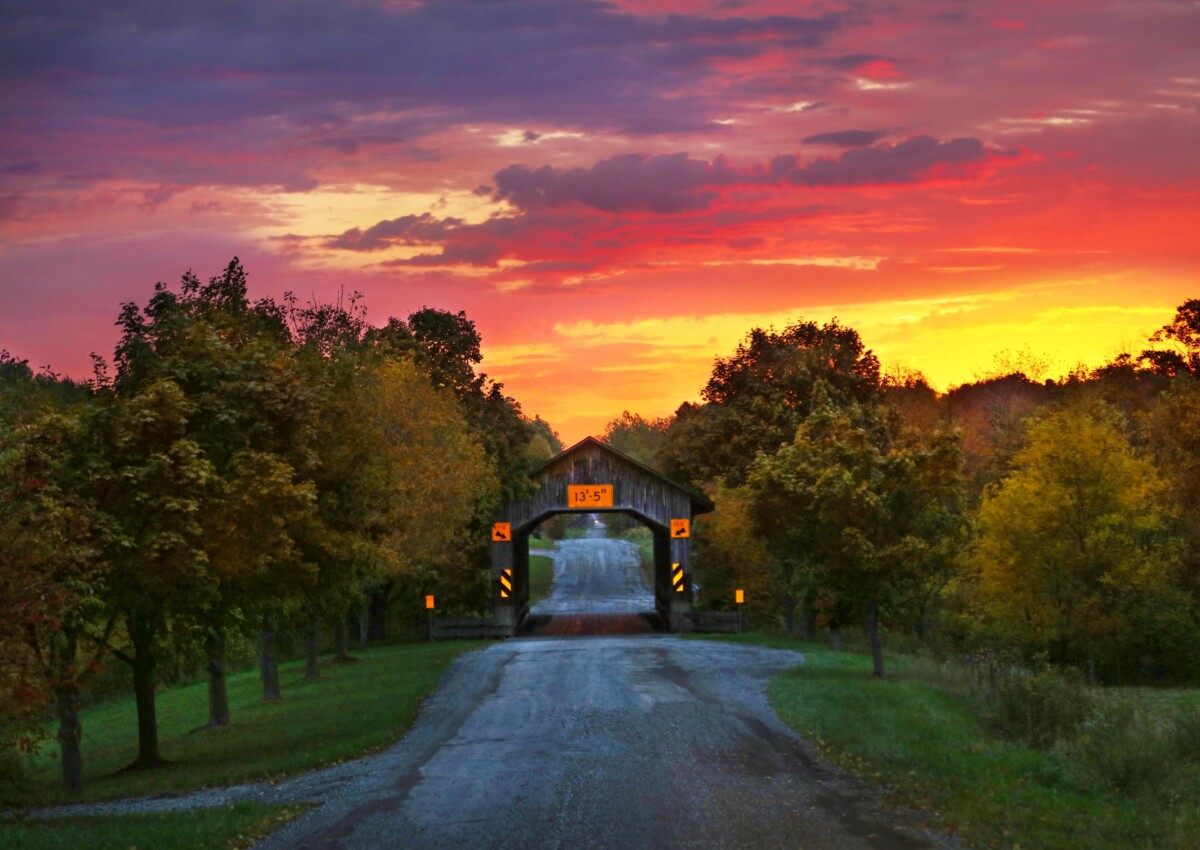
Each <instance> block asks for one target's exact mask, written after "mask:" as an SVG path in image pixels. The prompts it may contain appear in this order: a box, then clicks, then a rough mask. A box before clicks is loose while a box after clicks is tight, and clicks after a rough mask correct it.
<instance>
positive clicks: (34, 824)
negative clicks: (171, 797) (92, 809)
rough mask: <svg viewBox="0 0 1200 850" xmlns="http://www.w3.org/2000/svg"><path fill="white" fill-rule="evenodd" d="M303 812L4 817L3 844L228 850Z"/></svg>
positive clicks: (0, 822) (54, 848) (46, 849)
mask: <svg viewBox="0 0 1200 850" xmlns="http://www.w3.org/2000/svg"><path fill="white" fill-rule="evenodd" d="M301 811H303V809H302V808H299V807H296V806H263V805H258V804H255V803H238V804H236V805H233V806H230V807H227V808H224V809H203V810H198V811H192V812H172V813H170V814H154V815H109V816H104V817H78V818H53V819H49V818H48V819H45V820H8V819H3V818H0V847H5V848H7V849H8V850H129V848H138V847H147V848H170V850H229V848H248V847H252V846H253V845H254V842H255V841H256V840H258V839H259V838H262V837H263V836H265V835H267V834H268V833H270V832H272V831H274V830H276V829H278V828H279V827H281V826H283V824H285V823H286V822H287V821H289V820H290V819H291V818H293V817H295V816H296V815H297V814H299V813H300V812H301Z"/></svg>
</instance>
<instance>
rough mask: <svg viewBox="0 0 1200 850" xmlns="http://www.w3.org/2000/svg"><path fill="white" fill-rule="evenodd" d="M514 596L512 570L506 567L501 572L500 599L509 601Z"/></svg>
mask: <svg viewBox="0 0 1200 850" xmlns="http://www.w3.org/2000/svg"><path fill="white" fill-rule="evenodd" d="M510 596H512V570H511V569H509V568H508V567H505V568H504V569H502V570H501V571H500V598H501V599H508V597H510Z"/></svg>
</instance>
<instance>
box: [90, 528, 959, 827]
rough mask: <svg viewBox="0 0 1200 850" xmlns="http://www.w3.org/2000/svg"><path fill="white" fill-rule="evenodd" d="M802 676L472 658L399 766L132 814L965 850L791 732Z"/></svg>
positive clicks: (637, 654) (432, 704) (637, 644)
mask: <svg viewBox="0 0 1200 850" xmlns="http://www.w3.org/2000/svg"><path fill="white" fill-rule="evenodd" d="M565 549H566V551H577V553H578V555H579V559H578V563H577V562H576V560H575V556H574V555H569V556H568V558H569V559H571V560H570V562H569V563H567V564H563V565H562V569H563V570H564V571H565V572H566V573H569V572H570V570H572V569H574V568H575V566H577V565H579V564H582V563H600V562H602V561H603V560H604V559H605V558H606V557H608V554H605V553H609V554H611V551H612V547H611V544H610V541H599V540H598V541H595V542H592V541H580V542H578V543H576V544H573V545H572V546H569V547H565ZM802 660H803V659H802V657H801V656H799V655H798V654H796V653H793V652H784V651H779V650H769V649H762V648H758V647H751V646H740V645H735V644H727V643H721V642H717V641H696V640H683V639H681V638H678V637H674V636H670V635H648V636H640V635H639V636H624V637H611V636H607V637H581V638H524V639H522V638H516V639H512V640H508V641H504V642H503V643H498V644H493V645H492V646H489V647H488V648H486V649H483V650H481V651H478V652H472V653H467V654H466V655H463V656H461V657H460V658H459V659H458V660H457V661H456V662H455V663H454V665H453V666H452V667H451V669H450V671H449V672H448V673H447V676H446V678H445V679H444V680H443V682H442V684H441V685H440V686H439V687H438V689H437V690H436V691H435V693H434V694H433V695H432V696H431V697H430V699H429V700H428V701H427V702H426V704H425V706H424V707H423V710H422V712H421V715H420V717H419V718H418V720H417V722H416V724H414V726H413V728H412V729H411V730H410V732H409V734H408V735H406V736H405V738H404V739H403V740H402V741H400V742H399V743H397V744H396V745H395V746H394V747H392V748H390V749H389V750H387V751H385V752H382V753H379V754H377V755H374V756H370V757H367V758H364V759H359V760H356V761H354V762H347V763H344V764H340V765H336V766H334V767H331V768H327V769H324V770H318V771H313V772H311V773H308V774H305V775H303V776H299V777H296V778H293V779H290V780H286V781H283V782H280V783H279V784H277V785H274V786H267V785H251V786H241V787H238V788H232V789H215V790H212V791H207V792H201V793H200V794H197V795H192V796H189V797H186V798H180V799H174V800H151V801H145V802H143V803H139V804H133V805H134V807H135V808H137V809H138V810H142V811H149V810H164V809H182V808H193V807H196V806H201V805H208V806H211V805H222V804H225V803H228V802H230V801H232V800H235V799H257V800H261V801H264V802H300V801H305V802H310V803H314V804H316V806H315V808H313V809H312V810H311V811H309V812H308V813H306V814H304V815H302V816H301V817H299V818H298V819H296V820H295V821H293V822H291V823H290V824H288V825H287V826H285V827H284V828H283V829H282V830H281V831H279V832H277V833H275V834H274V835H272V836H270V837H269V838H267V839H266V840H265V841H264V842H263V843H262V844H261V847H262V848H264V850H284V848H288V850H291V848H322V850H332V849H333V848H338V850H368V848H371V850H374V848H409V850H434V849H435V848H436V849H437V850H441V848H455V850H457V848H463V849H464V850H475V849H476V848H478V849H479V850H493V849H494V850H509V849H510V848H511V850H517V849H518V848H520V850H528V848H562V850H567V849H568V848H571V850H574V848H614V850H643V849H644V850H651V848H653V850H671V849H672V848H681V849H682V848H689V850H693V849H694V848H722V850H725V848H728V849H729V850H737V849H738V848H772V850H776V848H779V849H780V850H783V848H805V850H823V849H824V848H830V849H831V848H838V850H862V849H863V848H876V850H912V848H924V847H951V846H954V845H953V844H950V843H946V841H945V840H944V839H940V838H937V837H934V836H931V835H929V834H927V833H926V832H925V831H923V830H922V829H921V828H920V827H919V826H918V825H917V820H916V817H917V816H915V815H914V816H901V815H897V814H895V813H889V812H886V811H885V810H884V809H883V807H882V806H881V805H880V803H879V800H878V799H877V796H876V792H875V791H873V790H872V789H870V788H867V787H865V786H863V785H861V784H859V783H858V782H857V781H855V780H852V779H849V778H847V777H845V776H844V775H842V774H840V773H839V772H837V771H835V770H833V769H831V768H829V767H826V766H823V765H822V764H820V763H819V762H817V761H815V760H814V755H815V751H814V749H813V748H812V747H811V746H810V745H809V744H807V743H805V742H804V741H803V740H801V739H800V738H798V737H797V736H796V735H794V734H793V733H792V732H791V731H790V730H788V729H787V728H786V727H785V726H783V724H782V723H780V721H779V720H778V719H777V718H776V716H775V714H774V712H773V711H772V710H771V708H770V707H769V705H768V703H767V699H766V686H767V683H768V682H769V680H770V678H771V677H772V676H773V675H775V674H776V673H778V672H780V671H782V670H785V669H787V668H789V667H791V666H793V665H795V664H798V663H801V662H802ZM129 806H130V804H128V803H127V804H121V806H120V809H123V810H126V811H127V810H129ZM90 808H91V809H92V810H93V811H96V810H100V811H104V810H120V809H118V808H116V807H111V806H100V807H90Z"/></svg>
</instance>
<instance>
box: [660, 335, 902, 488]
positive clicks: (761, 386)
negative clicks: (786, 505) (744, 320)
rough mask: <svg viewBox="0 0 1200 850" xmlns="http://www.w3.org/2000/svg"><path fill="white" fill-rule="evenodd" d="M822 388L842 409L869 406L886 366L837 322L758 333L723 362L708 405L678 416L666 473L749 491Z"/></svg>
mask: <svg viewBox="0 0 1200 850" xmlns="http://www.w3.org/2000/svg"><path fill="white" fill-rule="evenodd" d="M818 381H819V382H821V383H822V384H823V385H824V387H825V393H826V395H827V397H828V398H829V399H830V400H831V401H832V402H834V403H836V404H841V403H851V402H860V403H862V402H867V401H869V400H871V399H873V398H875V397H876V395H877V394H878V392H879V384H880V375H879V360H878V358H877V357H876V356H875V355H874V354H873V353H871V352H870V351H869V350H867V349H866V347H865V346H864V345H863V342H862V339H861V338H860V337H859V335H858V332H857V331H855V330H854V329H853V328H849V327H845V326H844V325H841V324H839V323H838V321H837V320H836V319H834V320H832V321H830V322H827V323H826V324H824V325H817V324H816V323H815V322H803V321H802V322H796V323H794V324H791V325H788V326H787V327H786V328H784V329H783V330H782V331H779V332H776V331H774V330H763V329H762V328H754V329H753V330H751V331H750V333H749V334H748V335H747V337H746V339H745V341H743V342H742V343H740V344H739V345H738V348H737V351H735V352H734V354H733V356H731V357H729V358H718V359H717V360H716V362H715V364H714V365H713V371H712V377H711V378H710V379H709V381H708V383H707V385H705V387H704V389H703V390H702V391H701V397H702V398H703V400H704V404H702V405H684V406H683V407H681V408H680V409H679V411H678V412H677V413H676V416H675V420H674V422H673V423H672V426H671V428H670V431H669V433H668V440H667V446H666V448H665V450H664V466H665V468H668V469H670V470H671V471H672V472H673V473H675V474H678V475H683V476H684V477H686V478H689V479H691V480H692V481H711V480H715V479H717V478H721V479H723V480H724V481H725V483H726V484H729V485H732V486H736V485H738V484H740V483H742V482H743V481H744V480H745V477H746V473H747V470H748V467H749V464H750V462H751V461H752V460H753V459H754V456H755V454H756V453H757V452H760V451H761V452H768V453H770V452H774V451H776V450H777V449H778V448H779V447H780V446H781V445H783V444H784V443H788V442H790V441H791V440H792V437H793V436H794V435H795V433H796V428H797V426H799V425H800V423H801V422H803V421H804V419H805V417H806V416H808V415H809V414H810V413H811V412H812V411H813V410H814V409H815V408H814V388H815V386H816V384H817V382H818Z"/></svg>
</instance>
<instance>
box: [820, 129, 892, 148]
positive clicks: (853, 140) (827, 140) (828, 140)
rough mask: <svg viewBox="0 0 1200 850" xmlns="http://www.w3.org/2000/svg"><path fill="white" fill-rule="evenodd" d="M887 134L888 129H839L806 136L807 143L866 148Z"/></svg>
mask: <svg viewBox="0 0 1200 850" xmlns="http://www.w3.org/2000/svg"><path fill="white" fill-rule="evenodd" d="M886 135H887V131H886V130H837V131H835V132H833V133H817V134H816V135H815V136H806V137H805V138H804V140H803V143H804V144H806V145H834V146H835V147H839V148H865V147H867V146H868V145H873V144H875V143H876V142H878V141H879V140H880V139H882V138H883V137H884V136H886Z"/></svg>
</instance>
